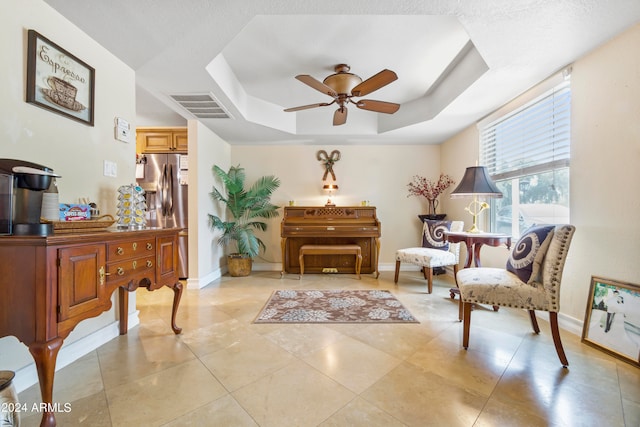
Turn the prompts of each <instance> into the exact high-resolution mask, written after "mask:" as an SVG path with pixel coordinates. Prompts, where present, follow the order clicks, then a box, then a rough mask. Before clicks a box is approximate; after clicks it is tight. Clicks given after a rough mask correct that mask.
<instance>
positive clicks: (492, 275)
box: [457, 267, 552, 311]
mask: <svg viewBox="0 0 640 427" xmlns="http://www.w3.org/2000/svg"><path fill="white" fill-rule="evenodd" d="M457 279H458V287H459V288H460V297H461V299H462V301H464V302H471V303H477V304H487V305H498V306H504V307H516V308H524V309H527V310H545V311H551V309H552V307H550V306H549V302H548V298H547V294H546V292H545V290H544V287H543V286H542V284H540V283H533V284H527V283H525V282H523V281H522V280H520V279H519V278H518V276H517V275H515V274H514V273H511V272H510V271H507V270H504V269H502V268H485V267H483V268H465V269H464V270H461V271H459V272H458V274H457Z"/></svg>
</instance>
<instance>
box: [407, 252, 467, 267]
mask: <svg viewBox="0 0 640 427" xmlns="http://www.w3.org/2000/svg"><path fill="white" fill-rule="evenodd" d="M396 261H400V262H408V263H410V264H416V265H420V266H422V267H429V268H433V267H444V266H447V265H453V264H457V261H456V256H455V254H453V253H451V252H449V251H442V250H440V249H432V248H406V249H398V250H397V251H396Z"/></svg>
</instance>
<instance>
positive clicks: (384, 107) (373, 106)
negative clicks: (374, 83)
mask: <svg viewBox="0 0 640 427" xmlns="http://www.w3.org/2000/svg"><path fill="white" fill-rule="evenodd" d="M355 104H356V107H358V108H362V109H363V110H369V111H376V112H378V113H386V114H393V113H395V112H396V111H398V110H399V109H400V104H395V103H393V102H384V101H374V100H373V99H361V100H360V101H358V102H356V103H355Z"/></svg>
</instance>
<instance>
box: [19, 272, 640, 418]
mask: <svg viewBox="0 0 640 427" xmlns="http://www.w3.org/2000/svg"><path fill="white" fill-rule="evenodd" d="M434 284H435V286H434V292H433V294H431V295H428V294H427V293H426V283H425V281H424V279H423V278H422V277H421V273H419V272H403V273H402V274H401V275H400V281H399V283H398V286H397V287H396V286H395V285H394V283H393V273H392V272H382V274H381V275H380V278H379V279H378V280H376V279H374V278H373V277H372V276H370V275H363V277H362V280H356V279H355V277H354V276H350V275H313V274H310V275H305V276H304V278H303V279H302V280H298V279H297V275H287V276H285V277H284V278H280V274H279V273H278V272H254V273H252V275H251V276H249V277H247V278H231V277H226V276H225V277H223V278H222V279H221V280H218V281H216V282H214V283H213V284H211V285H209V286H207V287H205V288H203V289H200V290H185V292H184V294H183V298H182V302H181V305H180V311H179V316H178V325H179V326H181V327H182V328H183V333H182V334H181V335H178V336H176V335H174V334H173V333H172V331H171V329H170V327H169V318H170V307H171V299H172V295H173V294H172V292H171V291H170V290H168V289H161V290H158V291H155V292H152V293H150V292H147V291H146V290H144V289H143V290H138V296H137V301H138V307H139V309H140V318H141V323H140V325H139V326H137V327H135V328H133V329H132V330H130V331H129V333H128V335H126V336H121V337H118V338H116V339H113V340H112V341H110V342H108V343H107V344H105V345H103V346H102V347H100V348H98V349H97V350H96V351H92V352H91V353H89V354H87V355H86V356H84V357H82V358H81V359H79V360H77V361H76V362H74V363H73V364H71V365H70V366H67V367H65V368H63V369H61V370H60V371H59V372H58V373H57V374H56V382H55V390H54V401H55V402H61V403H70V404H71V411H70V412H69V413H58V414H57V419H58V424H59V425H62V426H75V425H89V426H92V427H94V426H95V427H98V426H135V427H138V426H233V427H235V426H263V427H269V426H277V427H289V426H323V427H328V426H368V427H371V426H385V427H388V426H629V427H631V426H639V425H640V369H638V368H635V367H633V366H630V365H628V364H626V363H624V362H621V361H619V360H617V359H615V358H613V357H610V356H608V355H606V354H604V353H602V352H600V351H598V350H596V349H593V348H591V347H589V346H586V345H584V344H582V343H581V342H580V337H578V336H575V335H572V334H570V333H568V332H563V333H562V338H563V342H564V345H565V351H566V352H567V357H568V358H569V362H570V366H569V368H568V369H563V368H562V367H561V365H560V362H559V360H558V358H557V356H556V353H555V349H554V347H553V342H552V340H551V337H550V334H549V329H548V324H547V323H546V322H544V321H542V319H541V321H540V328H541V330H542V332H541V334H540V335H534V334H533V333H532V332H531V327H530V323H529V319H528V316H527V314H526V312H524V311H519V310H509V309H500V311H499V312H493V311H491V310H490V309H487V308H483V307H478V308H477V309H476V310H474V312H473V317H472V328H471V341H470V348H469V350H468V351H465V350H464V349H462V347H461V344H460V343H461V331H462V325H461V323H459V322H458V321H457V316H458V305H457V304H458V303H457V300H456V301H452V300H451V299H450V298H449V292H448V290H449V288H450V287H451V285H452V281H451V278H448V277H446V276H436V278H435V283H434ZM347 288H349V289H389V290H392V291H393V292H394V293H395V294H396V295H397V296H398V298H399V299H400V300H401V301H402V302H403V304H404V305H405V306H406V307H407V308H408V309H409V310H410V311H411V312H412V313H413V314H414V316H416V317H417V318H418V319H419V320H420V323H419V324H382V325H371V324H365V325H354V324H335V325H330V324H322V325H309V324H303V325H282V324H266V325H265V324H260V325H255V324H253V323H252V321H253V319H254V318H255V316H256V315H257V314H258V313H259V312H260V310H261V308H262V307H263V305H264V304H265V302H266V301H267V299H268V297H269V296H270V295H271V293H272V292H273V291H274V290H276V289H347ZM19 398H20V402H21V403H27V404H28V405H30V404H31V403H32V402H39V390H38V388H37V386H34V387H31V388H29V389H28V390H25V391H24V392H22V393H21V394H20V396H19ZM38 423H39V416H36V415H32V416H26V417H23V418H22V425H23V426H36V425H38Z"/></svg>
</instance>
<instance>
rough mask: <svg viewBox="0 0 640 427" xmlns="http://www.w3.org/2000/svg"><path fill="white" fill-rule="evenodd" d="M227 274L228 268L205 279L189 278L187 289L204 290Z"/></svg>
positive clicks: (218, 270) (208, 275)
mask: <svg viewBox="0 0 640 427" xmlns="http://www.w3.org/2000/svg"><path fill="white" fill-rule="evenodd" d="M225 273H226V267H225V268H222V269H221V268H219V269H217V270H214V271H212V272H211V273H209V274H207V275H206V276H204V277H199V278H197V279H192V278H189V279H187V289H202V288H204V287H205V286H207V285H209V284H211V282H213V281H215V280H218V279H220V277H222V275H223V274H225Z"/></svg>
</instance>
